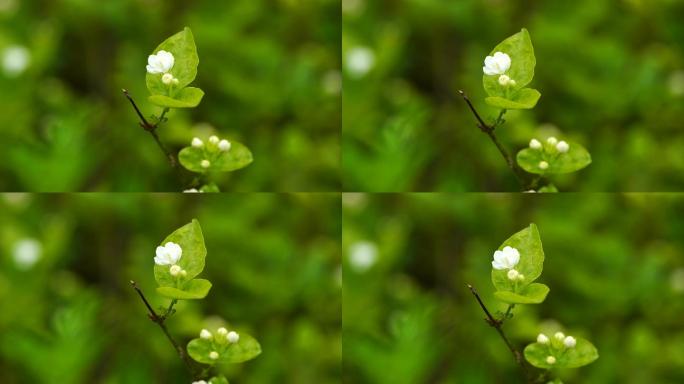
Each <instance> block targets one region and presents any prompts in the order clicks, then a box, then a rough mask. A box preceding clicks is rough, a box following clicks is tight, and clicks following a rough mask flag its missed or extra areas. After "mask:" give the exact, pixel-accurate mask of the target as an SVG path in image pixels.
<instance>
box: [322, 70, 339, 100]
mask: <svg viewBox="0 0 684 384" xmlns="http://www.w3.org/2000/svg"><path fill="white" fill-rule="evenodd" d="M341 91H342V76H340V72H339V71H328V72H327V73H326V74H325V75H324V76H323V92H325V93H326V94H328V95H337V94H339V93H340V92H341Z"/></svg>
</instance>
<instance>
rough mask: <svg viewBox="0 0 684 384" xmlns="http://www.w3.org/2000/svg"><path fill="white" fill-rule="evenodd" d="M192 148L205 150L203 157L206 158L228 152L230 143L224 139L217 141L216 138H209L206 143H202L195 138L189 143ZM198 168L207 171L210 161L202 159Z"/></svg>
mask: <svg viewBox="0 0 684 384" xmlns="http://www.w3.org/2000/svg"><path fill="white" fill-rule="evenodd" d="M190 145H192V147H193V148H198V149H199V148H204V149H205V155H207V157H210V155H215V154H216V153H217V152H219V153H220V152H228V151H230V147H231V144H230V141H228V140H226V139H219V138H218V137H217V136H214V135H212V136H209V140H208V142H207V143H205V142H204V141H202V140H201V139H200V138H198V137H195V138H193V139H192V142H191V143H190ZM200 166H201V167H202V168H204V169H208V168H209V167H211V161H210V160H209V159H203V160H202V161H201V162H200Z"/></svg>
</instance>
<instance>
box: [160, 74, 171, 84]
mask: <svg viewBox="0 0 684 384" xmlns="http://www.w3.org/2000/svg"><path fill="white" fill-rule="evenodd" d="M171 82H173V75H172V74H170V73H165V74H164V75H163V76H162V83H164V84H166V85H169V84H171Z"/></svg>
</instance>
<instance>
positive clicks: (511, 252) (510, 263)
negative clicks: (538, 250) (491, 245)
mask: <svg viewBox="0 0 684 384" xmlns="http://www.w3.org/2000/svg"><path fill="white" fill-rule="evenodd" d="M519 261H520V252H518V250H517V249H515V248H512V247H509V246H505V247H504V249H503V250H502V251H495V252H494V261H492V267H494V269H499V270H501V269H512V268H514V267H515V266H516V265H518V262H519Z"/></svg>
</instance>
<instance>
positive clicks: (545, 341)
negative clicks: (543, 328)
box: [537, 333, 549, 344]
mask: <svg viewBox="0 0 684 384" xmlns="http://www.w3.org/2000/svg"><path fill="white" fill-rule="evenodd" d="M537 343H539V344H548V343H549V338H548V337H547V336H546V335H545V334H543V333H540V334H539V335H538V336H537Z"/></svg>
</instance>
